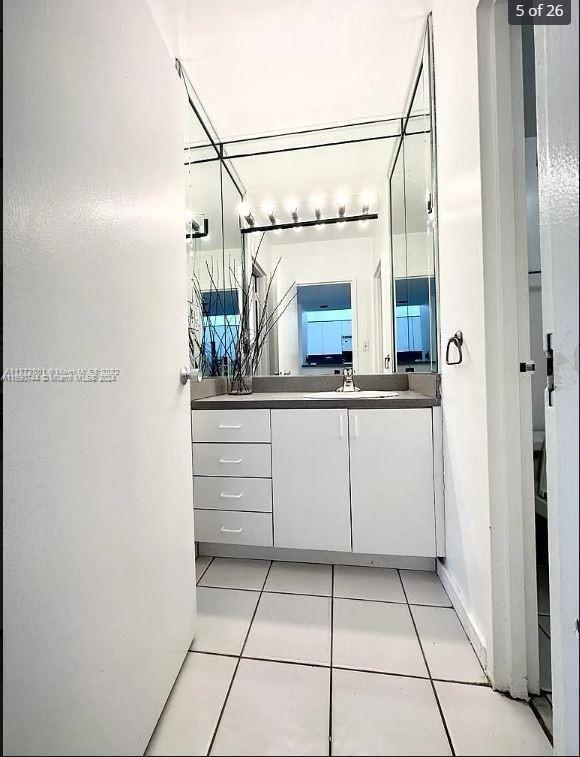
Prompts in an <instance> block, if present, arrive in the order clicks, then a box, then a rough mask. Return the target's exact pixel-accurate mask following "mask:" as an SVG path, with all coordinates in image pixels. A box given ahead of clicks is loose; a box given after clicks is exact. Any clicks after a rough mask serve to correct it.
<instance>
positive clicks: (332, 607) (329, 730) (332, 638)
mask: <svg viewBox="0 0 580 757" xmlns="http://www.w3.org/2000/svg"><path fill="white" fill-rule="evenodd" d="M333 646H334V565H332V566H331V573H330V673H329V676H328V677H329V692H330V693H329V699H328V754H329V757H330V756H331V755H332V652H333Z"/></svg>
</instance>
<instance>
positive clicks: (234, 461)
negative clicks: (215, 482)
mask: <svg viewBox="0 0 580 757" xmlns="http://www.w3.org/2000/svg"><path fill="white" fill-rule="evenodd" d="M241 462H242V458H241V457H238V459H237V460H227V459H226V458H225V457H220V463H231V464H232V465H238V464H239V463H241Z"/></svg>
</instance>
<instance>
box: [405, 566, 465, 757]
mask: <svg viewBox="0 0 580 757" xmlns="http://www.w3.org/2000/svg"><path fill="white" fill-rule="evenodd" d="M397 573H398V575H399V581H400V582H401V586H402V587H403V594H404V595H405V599H406V600H407V609H408V610H409V615H410V616H411V623H412V624H413V628H414V629H415V634H416V636H417V642H418V644H419V649H420V650H421V654H422V655H423V662H424V663H425V667H426V668H427V674H428V676H429V681H430V683H431V688H432V690H433V696H434V697H435V702H436V703H437V708H438V709H439V715H440V716H441V722H442V723H443V728H444V730H445V735H446V736H447V741H448V742H449V748H450V749H451V754H452V755H453V756H454V757H455V747H454V746H453V741H452V740H451V734H450V733H449V729H448V727H447V722H446V721H445V715H444V714H443V708H442V707H441V702H440V701H439V695H438V694H437V689H436V688H435V684H434V682H433V678H432V676H431V670H430V668H429V664H428V662H427V656H426V655H425V650H424V649H423V644H422V643H421V637H420V636H419V630H418V629H417V624H416V623H415V618H414V617H413V612H412V610H411V605H410V604H409V599H408V597H407V591H406V589H405V584H404V583H403V579H402V577H401V571H400V570H397Z"/></svg>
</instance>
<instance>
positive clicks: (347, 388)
mask: <svg viewBox="0 0 580 757" xmlns="http://www.w3.org/2000/svg"><path fill="white" fill-rule="evenodd" d="M353 377H354V371H353V369H352V368H345V369H344V371H343V372H342V386H339V387H338V389H337V390H336V391H337V392H360V389H359V387H358V386H355V385H354V378H353Z"/></svg>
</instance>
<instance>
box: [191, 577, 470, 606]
mask: <svg viewBox="0 0 580 757" xmlns="http://www.w3.org/2000/svg"><path fill="white" fill-rule="evenodd" d="M208 567H209V566H208ZM205 573H206V571H205V570H204V572H203V574H202V576H200V581H201V578H202V577H203V576H204V575H205ZM198 586H200V589H221V590H223V591H228V590H229V591H250V592H254V594H257V593H258V592H262V591H263V593H264V594H285V595H288V596H291V597H319V598H322V599H348V600H349V601H351V602H375V603H377V604H383V605H407V604H408V605H410V606H411V607H432V608H434V609H438V610H451V611H452V612H454V613H455V610H454V609H453V606H452V605H427V604H424V603H421V602H407V601H404V602H401V601H398V600H395V599H370V598H367V597H343V596H340V595H334V594H309V593H307V592H303V591H280V590H278V591H274V590H273V589H263V590H261V589H248V588H242V587H241V586H216V585H213V584H212V585H210V584H203V586H201V585H199V583H198ZM455 614H457V613H455Z"/></svg>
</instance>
